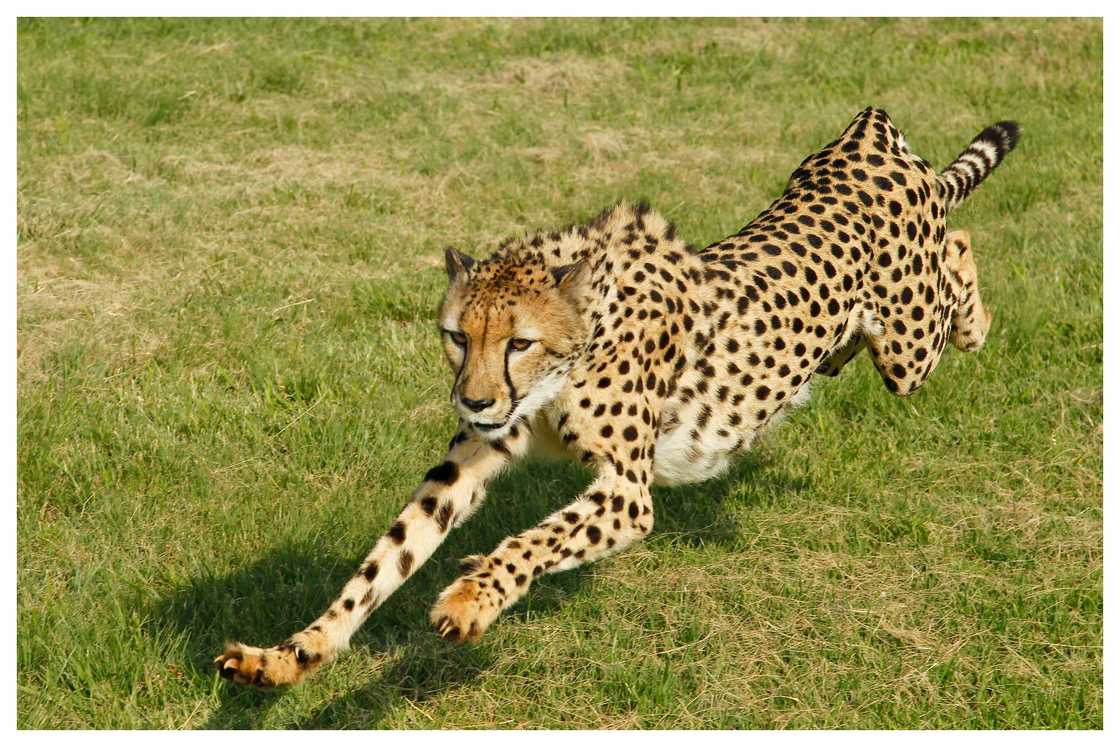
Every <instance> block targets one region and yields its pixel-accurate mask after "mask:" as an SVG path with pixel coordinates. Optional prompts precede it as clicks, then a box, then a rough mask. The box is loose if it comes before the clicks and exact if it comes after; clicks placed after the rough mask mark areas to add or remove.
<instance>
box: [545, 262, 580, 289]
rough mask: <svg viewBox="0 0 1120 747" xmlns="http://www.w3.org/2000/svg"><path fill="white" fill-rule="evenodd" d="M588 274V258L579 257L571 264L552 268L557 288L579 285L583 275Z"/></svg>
mask: <svg viewBox="0 0 1120 747" xmlns="http://www.w3.org/2000/svg"><path fill="white" fill-rule="evenodd" d="M586 274H587V259H577V260H576V261H575V262H572V263H571V264H570V265H563V266H561V267H553V268H552V279H553V280H555V281H556V287H557V288H564V287H565V286H571V285H578V284H579V281H580V280H581V276H583V275H586Z"/></svg>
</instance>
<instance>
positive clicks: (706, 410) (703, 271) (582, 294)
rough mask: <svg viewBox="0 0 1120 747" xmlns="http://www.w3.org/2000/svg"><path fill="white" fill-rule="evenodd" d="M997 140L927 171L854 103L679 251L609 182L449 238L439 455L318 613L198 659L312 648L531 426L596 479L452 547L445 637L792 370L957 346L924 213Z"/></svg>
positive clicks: (939, 244) (428, 544) (737, 426)
mask: <svg viewBox="0 0 1120 747" xmlns="http://www.w3.org/2000/svg"><path fill="white" fill-rule="evenodd" d="M1017 139H1018V127H1017V126H1016V125H1015V124H1014V123H1012V122H1001V123H999V124H995V125H992V126H991V127H989V128H987V129H985V130H984V131H983V132H981V133H980V134H979V135H978V136H977V137H976V139H975V140H973V141H972V143H971V144H970V145H969V146H968V148H967V149H966V150H965V151H964V152H963V153H961V155H960V156H959V157H957V159H956V160H955V161H953V162H952V163H951V164H950V165H949V166H948V167H947V168H946V169H945V170H944V171H942V172H941V173H940V174H937V173H935V172H934V171H933V170H932V169H931V168H930V166H929V164H928V163H927V162H926V161H924V160H922V159H921V158H918V157H917V156H915V155H913V154H912V153H911V152H910V150H909V148H908V147H907V145H906V142H905V140H904V139H903V137H902V135H901V134H899V131H898V130H897V129H896V128H895V126H894V125H893V124H892V123H891V121H890V119H889V118H888V117H887V115H886V113H885V112H882V111H879V110H873V109H867V110H866V111H864V112H862V113H861V114H860V115H859V116H857V117H856V118H855V120H854V121H853V122H852V123H851V124H850V125H849V126H848V128H847V129H846V130H845V131H844V133H843V134H842V135H841V136H840V137H839V138H838V139H837V140H835V141H834V142H832V143H830V144H829V145H828V146H827V147H825V148H824V149H823V150H822V151H820V152H819V153H816V154H814V155H812V156H810V157H809V158H807V159H805V161H804V162H802V164H801V166H800V167H798V169H797V170H796V171H794V172H793V176H792V177H791V179H790V181H789V184H788V186H787V187H786V191H785V193H784V194H783V195H782V196H781V197H780V198H779V199H778V200H776V201H775V202H774V203H773V204H772V205H771V206H770V207H769V208H768V209H767V210H766V211H765V212H763V213H762V214H761V215H760V216H758V218H756V219H755V220H754V221H752V222H751V223H750V224H748V225H747V226H746V228H744V229H743V230H741V231H739V232H738V233H736V234H734V235H732V236H730V237H728V238H726V239H724V240H723V241H720V242H717V243H715V244H712V245H711V246H709V247H708V248H707V249H704V250H703V251H702V252H694V251H691V250H690V249H689V248H687V247H686V246H685V245H684V243H683V242H682V241H681V240H680V239H679V238H677V236H676V233H675V232H674V230H673V226H672V225H670V224H669V223H668V222H667V221H666V220H665V219H664V218H662V217H661V216H660V215H658V214H656V213H653V212H651V211H650V210H649V209H648V208H647V207H645V206H638V207H630V206H627V205H625V204H620V205H618V206H616V207H614V208H612V209H610V210H607V211H606V212H604V213H603V214H602V215H600V216H599V217H597V218H595V219H594V220H592V221H591V222H590V223H587V224H586V225H581V226H574V227H571V228H569V229H567V230H564V231H561V232H553V233H540V234H536V235H533V236H529V237H526V238H524V239H520V240H511V241H508V242H506V243H505V244H504V245H503V246H501V247H500V249H499V250H498V251H497V253H495V254H494V255H493V256H491V257H490V258H489V259H487V260H485V261H476V260H474V259H471V258H470V257H469V256H467V255H465V254H462V253H459V252H458V251H456V250H454V249H448V251H447V271H448V275H449V276H450V287H449V288H448V290H447V295H446V297H445V298H444V301H443V305H442V307H441V310H440V315H439V321H440V326H441V331H442V335H443V346H444V349H445V351H446V353H447V358H448V360H449V361H450V363H451V368H452V370H453V371H454V375H455V381H454V384H453V386H452V389H451V401H452V404H453V405H454V407H455V409H456V411H457V413H458V415H459V418H460V425H459V429H458V432H457V434H456V435H455V437H454V438H452V439H451V444H450V447H449V449H448V452H447V455H446V456H445V457H444V459H443V461H442V462H441V463H440V464H438V465H437V466H436V467H434V468H432V469H431V470H430V471H429V472H428V473H427V474H426V475H425V476H424V479H423V481H422V482H421V484H420V486H419V487H418V488H417V489H416V492H415V493H414V494H413V500H412V502H411V503H409V504H408V505H407V506H406V507H405V508H404V510H403V511H402V512H401V514H400V516H399V517H398V518H397V520H396V521H395V522H394V523H393V525H392V527H391V528H390V529H389V531H388V533H387V534H385V536H383V537H382V538H381V539H379V540H378V541H377V544H376V545H375V546H374V547H373V550H372V551H371V552H370V553H369V555H367V556H366V558H365V560H364V561H363V562H362V564H361V566H360V567H359V569H358V571H357V573H355V575H354V576H353V577H352V578H351V579H350V580H349V581H347V583H346V584H345V586H344V587H343V589H342V593H341V594H340V595H339V596H338V598H337V599H336V600H335V601H334V602H333V603H332V604H331V605H330V607H329V608H328V609H327V610H326V612H325V613H324V614H323V615H322V616H321V617H320V618H319V619H318V620H316V621H315V622H314V623H312V624H311V625H310V626H309V627H307V628H306V629H304V630H303V631H301V632H299V633H296V634H295V635H294V636H292V637H291V638H290V639H289V640H288V641H287V642H285V643H283V644H281V645H279V646H274V647H271V648H264V649H262V648H255V647H251V646H245V645H242V644H231V645H229V646H228V647H227V649H226V651H225V653H223V654H222V655H220V656H219V657H217V659H216V660H215V661H216V663H217V665H218V669H219V671H220V672H221V674H222V675H223V676H224V677H226V678H229V679H232V680H234V681H236V682H239V683H242V684H255V685H261V686H272V685H280V684H286V683H292V682H296V681H298V680H300V679H301V678H302V677H303V676H305V675H306V674H307V673H309V672H310V671H312V670H314V669H315V668H317V667H318V666H320V665H321V664H323V663H325V662H328V661H330V660H331V659H332V658H333V657H334V656H335V655H336V654H338V653H339V652H340V651H342V650H344V649H345V648H346V647H347V645H348V642H349V640H350V637H351V635H352V634H353V633H354V631H355V630H357V628H358V627H359V626H360V625H361V624H362V622H363V621H364V620H365V619H366V618H367V617H368V616H369V615H370V613H372V612H373V611H374V610H375V609H376V608H377V607H378V605H380V604H381V603H382V602H383V601H385V599H387V598H388V597H389V595H390V594H392V593H393V592H394V591H396V590H397V588H398V587H399V586H400V585H401V584H402V583H403V582H404V581H405V579H407V578H408V577H409V575H410V574H412V573H413V572H414V571H415V570H416V569H417V568H418V567H419V566H420V564H421V563H423V562H424V561H426V560H427V559H428V558H429V557H430V556H431V555H432V553H433V552H434V551H435V549H436V548H437V547H438V546H439V544H440V543H441V542H442V541H443V539H444V538H445V537H446V536H447V534H448V532H449V531H450V530H451V529H452V528H453V527H456V526H458V525H460V524H461V523H463V522H464V521H465V520H466V519H467V518H468V517H469V516H470V515H471V513H473V512H474V510H475V509H476V508H477V507H478V505H479V504H480V503H481V502H482V499H483V496H484V493H485V487H486V484H487V483H488V482H489V481H490V480H491V479H492V478H493V477H494V476H495V475H496V474H497V473H498V472H499V471H500V470H502V469H503V468H505V467H506V466H507V465H509V464H510V463H511V462H512V461H514V460H516V459H518V458H520V457H521V456H522V455H524V454H525V453H526V452H527V451H528V450H529V447H530V445H531V444H532V443H534V442H543V441H549V442H552V443H554V444H559V445H561V446H562V447H564V448H565V449H566V451H567V452H568V453H569V454H571V455H572V456H573V457H575V458H576V459H578V460H579V461H581V462H582V463H584V464H586V465H588V466H589V467H590V468H591V469H592V470H593V471H594V474H595V478H594V480H593V481H592V482H591V484H590V485H589V486H588V487H587V489H586V490H585V491H584V493H583V494H582V495H581V496H579V498H578V499H577V500H576V501H575V502H574V503H572V504H571V505H569V506H567V507H566V508H564V509H562V510H560V511H557V512H556V513H554V514H553V515H552V516H549V517H548V518H547V519H545V520H544V521H543V522H542V523H541V524H539V525H538V526H536V527H534V528H532V529H529V530H528V531H526V532H523V533H522V534H519V535H517V536H515V537H510V538H508V539H506V540H504V541H503V542H502V543H501V544H499V545H498V547H497V548H496V549H495V550H494V551H493V552H491V553H490V554H489V555H485V556H481V555H480V556H475V557H472V558H469V559H468V560H467V561H466V562H465V564H464V568H463V575H462V576H461V577H460V578H459V579H458V580H457V581H455V582H454V583H453V584H451V586H449V587H448V588H447V589H445V590H444V591H443V593H442V594H440V595H439V598H438V600H437V601H436V603H435V606H434V608H433V609H432V613H431V619H432V622H433V624H434V625H435V626H436V629H437V631H438V632H439V634H440V635H442V636H444V637H445V638H448V639H452V640H455V641H463V640H468V639H474V638H477V637H478V636H480V635H482V633H483V632H484V631H485V630H486V628H487V627H488V626H489V625H490V624H491V623H492V622H493V621H494V620H495V619H496V618H497V616H498V614H499V613H500V612H501V611H502V610H503V609H505V608H506V607H509V606H510V605H511V604H513V603H514V602H516V601H517V600H518V599H520V598H521V597H522V596H524V595H525V594H526V593H527V592H528V590H529V587H530V586H531V585H532V583H533V580H534V579H536V578H537V577H538V576H540V575H541V574H544V573H554V572H557V571H564V570H567V569H569V568H573V567H575V566H577V565H580V564H581V563H586V562H590V561H593V560H598V559H599V558H602V557H605V556H607V555H609V554H611V553H614V552H618V551H619V550H621V549H622V548H624V547H626V546H627V545H629V544H630V543H631V542H633V541H634V540H637V539H640V538H642V537H645V536H646V535H647V534H649V532H650V530H651V529H652V528H653V503H652V501H651V499H650V487H651V485H652V484H653V483H655V482H662V483H687V482H696V481H700V480H705V479H708V478H710V477H713V476H715V475H717V474H719V473H720V472H721V471H723V470H724V469H725V468H726V467H727V466H728V463H729V461H730V459H731V458H732V457H733V456H734V455H735V454H736V453H737V452H741V451H743V450H745V449H747V448H749V447H750V445H751V442H752V441H753V440H754V438H755V436H756V435H758V433H759V432H760V431H761V430H762V429H764V428H765V427H767V426H768V425H771V424H773V423H774V422H775V421H776V420H777V419H778V418H779V416H780V415H782V414H783V412H784V411H785V410H787V409H788V408H789V407H790V406H792V405H794V404H796V403H798V402H800V401H802V400H804V399H805V398H806V397H807V395H808V391H809V382H810V380H811V379H812V377H813V375H814V374H815V373H820V374H824V375H829V376H835V375H837V374H838V373H840V370H841V369H842V368H843V366H844V365H845V364H846V363H848V362H849V361H850V360H851V359H852V358H853V357H854V356H855V355H857V354H858V353H859V352H860V351H861V350H863V349H865V348H866V349H867V351H868V352H869V353H870V355H871V359H872V361H873V362H874V364H875V367H876V368H877V369H878V371H879V373H880V375H881V376H882V378H883V383H884V384H885V385H886V387H887V389H889V390H890V391H891V392H894V393H896V394H900V395H905V394H909V393H911V392H913V391H914V390H915V389H917V388H918V387H919V386H921V384H922V382H924V381H925V379H926V377H927V376H929V374H930V372H931V371H933V369H934V367H936V365H937V363H938V360H939V359H940V358H941V354H942V351H943V350H944V348H945V345H946V343H948V342H952V343H953V344H954V345H955V346H956V347H958V348H960V349H961V350H968V351H973V350H977V349H979V348H980V347H981V346H982V345H983V344H984V339H985V336H986V335H987V332H988V325H989V323H990V316H989V314H988V311H987V310H986V309H985V308H984V306H983V304H982V303H981V300H980V292H979V288H978V286H977V276H976V265H975V262H974V260H973V257H972V252H971V248H970V244H969V237H968V234H967V233H964V232H952V233H946V230H945V218H946V215H947V214H948V212H949V210H951V209H952V208H953V207H955V206H956V205H958V204H959V203H960V202H961V201H962V200H963V199H964V198H965V197H967V196H968V195H969V193H970V192H971V191H972V190H973V189H974V188H975V187H976V186H977V185H978V184H979V183H980V182H981V181H982V180H983V179H984V178H985V177H986V176H987V175H988V174H989V173H991V171H992V170H993V169H994V168H995V167H996V166H998V165H999V163H1000V162H1001V161H1002V160H1003V158H1004V156H1005V155H1007V153H1008V152H1009V151H1010V150H1011V149H1012V148H1014V147H1015V143H1016V141H1017Z"/></svg>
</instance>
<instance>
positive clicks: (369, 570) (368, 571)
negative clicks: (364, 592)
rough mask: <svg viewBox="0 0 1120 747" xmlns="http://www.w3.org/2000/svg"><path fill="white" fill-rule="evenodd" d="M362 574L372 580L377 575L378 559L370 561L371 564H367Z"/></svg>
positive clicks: (367, 579)
mask: <svg viewBox="0 0 1120 747" xmlns="http://www.w3.org/2000/svg"><path fill="white" fill-rule="evenodd" d="M362 575H363V576H365V577H366V581H372V580H373V579H374V578H376V576H377V561H376V560H373V561H370V563H369V565H367V566H366V567H365V568H364V569H363V570H362Z"/></svg>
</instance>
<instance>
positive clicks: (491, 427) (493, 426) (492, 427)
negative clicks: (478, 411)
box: [471, 420, 509, 433]
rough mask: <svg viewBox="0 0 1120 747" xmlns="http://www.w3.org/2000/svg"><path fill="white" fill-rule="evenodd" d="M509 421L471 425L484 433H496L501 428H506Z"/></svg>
mask: <svg viewBox="0 0 1120 747" xmlns="http://www.w3.org/2000/svg"><path fill="white" fill-rule="evenodd" d="M508 422H509V421H508V420H503V421H502V422H501V423H471V427H472V428H474V429H476V430H480V431H482V432H484V433H485V432H487V431H496V430H498V429H499V428H504V427H505V425H506V423H508Z"/></svg>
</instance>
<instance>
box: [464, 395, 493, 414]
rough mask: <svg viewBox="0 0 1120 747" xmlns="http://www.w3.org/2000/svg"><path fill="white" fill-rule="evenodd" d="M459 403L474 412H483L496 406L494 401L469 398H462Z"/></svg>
mask: <svg viewBox="0 0 1120 747" xmlns="http://www.w3.org/2000/svg"><path fill="white" fill-rule="evenodd" d="M459 401H460V402H462V403H463V404H464V405H466V407H467V408H469V409H470V410H473V411H474V412H482V411H483V410H485V409H486V408H487V407H489V406H490V405H492V404H494V400H492V399H471V398H469V397H460V398H459Z"/></svg>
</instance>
